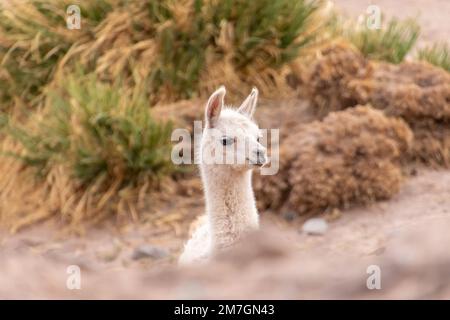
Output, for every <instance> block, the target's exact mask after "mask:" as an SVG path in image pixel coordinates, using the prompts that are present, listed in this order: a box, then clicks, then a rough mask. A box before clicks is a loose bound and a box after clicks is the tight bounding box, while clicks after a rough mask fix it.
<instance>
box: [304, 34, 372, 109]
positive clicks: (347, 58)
mask: <svg viewBox="0 0 450 320" xmlns="http://www.w3.org/2000/svg"><path fill="white" fill-rule="evenodd" d="M371 74H372V65H371V64H370V63H369V62H368V60H366V59H365V58H364V56H363V55H362V54H361V53H359V52H358V51H357V50H356V49H354V48H352V47H350V46H348V45H345V44H343V43H337V44H333V45H332V46H327V47H324V48H323V49H322V50H321V51H320V53H319V55H318V58H317V59H316V60H315V62H313V64H312V66H311V68H310V69H309V70H307V71H306V75H304V76H303V79H302V82H303V83H304V84H305V85H306V86H305V89H306V90H305V91H306V92H305V93H306V95H307V97H308V98H309V99H310V100H311V102H312V105H313V106H314V108H315V109H316V111H318V112H319V114H327V113H328V112H330V111H337V110H342V109H345V108H347V107H350V106H354V105H356V104H358V103H359V102H360V100H359V96H358V95H356V94H355V92H354V91H355V87H354V86H353V84H352V82H353V81H355V80H356V79H360V80H364V79H367V78H368V77H369V76H370V75H371Z"/></svg>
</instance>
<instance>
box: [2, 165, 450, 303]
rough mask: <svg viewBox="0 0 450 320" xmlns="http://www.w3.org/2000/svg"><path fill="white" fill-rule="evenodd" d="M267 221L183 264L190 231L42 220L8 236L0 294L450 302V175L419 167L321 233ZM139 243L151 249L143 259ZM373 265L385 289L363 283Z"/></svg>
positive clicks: (268, 217) (275, 219) (265, 218)
mask: <svg viewBox="0 0 450 320" xmlns="http://www.w3.org/2000/svg"><path fill="white" fill-rule="evenodd" d="M262 220H263V228H262V231H261V232H259V233H257V234H255V235H252V236H250V238H249V239H248V241H245V242H244V244H243V245H241V246H238V247H237V248H236V250H234V251H233V252H228V253H224V254H223V255H222V256H220V257H218V258H217V259H215V260H214V261H212V262H211V263H210V264H209V265H205V266H202V265H200V266H196V267H190V268H185V269H179V268H178V267H177V266H176V265H175V263H174V262H175V259H176V256H177V254H178V252H179V250H180V249H181V246H182V243H183V241H184V239H183V235H176V234H175V233H174V232H172V231H165V232H162V234H155V230H153V233H152V231H151V230H150V229H149V228H146V227H145V226H139V227H138V226H135V227H133V228H128V229H126V230H122V231H120V232H119V231H118V230H115V229H114V228H111V229H109V230H108V228H106V229H101V230H97V231H96V232H90V233H88V235H87V236H86V237H81V238H68V239H60V240H58V239H54V240H53V241H48V240H49V238H51V237H52V236H51V233H49V232H50V231H49V230H50V228H51V226H49V225H43V226H37V227H35V228H34V229H32V230H29V231H27V232H22V233H20V234H19V235H17V236H15V237H6V238H5V239H4V240H3V242H2V249H1V251H0V259H1V261H2V264H1V265H0V275H1V276H0V298H153V299H156V298H188V299H195V298H257V299H260V298H275V299H280V298H288V299H291V298H296V299H297V298H300V299H301V298H380V297H382V298H450V256H449V255H448V250H447V244H448V243H450V233H449V232H448V230H449V228H450V171H427V170H424V171H420V172H419V173H418V175H417V176H415V177H411V178H410V179H408V180H407V181H406V182H405V184H404V186H403V188H402V190H401V192H400V193H399V194H398V195H397V196H395V197H394V198H392V199H391V200H389V201H383V202H379V203H376V204H374V205H372V206H370V207H368V208H354V209H351V210H347V211H343V212H341V214H340V215H338V216H337V217H335V220H334V221H331V222H330V223H329V229H328V231H327V232H326V233H325V234H324V235H322V236H317V235H307V234H305V233H302V232H300V225H301V223H300V222H299V221H294V222H289V223H288V222H286V221H284V220H283V219H282V218H280V217H278V216H275V215H273V214H264V215H263V219H262ZM53 233H54V231H53ZM143 246H144V249H145V247H146V248H147V251H146V250H144V249H143ZM139 248H140V249H142V250H143V251H144V252H147V253H150V254H148V255H144V256H143V257H140V258H137V256H138V255H136V249H139ZM149 248H153V249H152V250H153V251H152V250H148V249H149ZM156 249H157V250H156ZM155 250H156V251H155ZM69 265H78V266H79V267H80V268H81V275H82V278H81V279H82V287H81V290H68V289H67V287H66V281H67V279H68V274H67V273H66V271H67V267H68V266H69ZM370 265H377V266H379V267H380V269H381V272H382V276H381V279H382V280H381V281H382V282H381V283H382V289H381V290H369V289H367V287H366V281H367V277H368V276H369V275H368V274H367V268H368V267H369V266H370ZM218 275H219V276H218Z"/></svg>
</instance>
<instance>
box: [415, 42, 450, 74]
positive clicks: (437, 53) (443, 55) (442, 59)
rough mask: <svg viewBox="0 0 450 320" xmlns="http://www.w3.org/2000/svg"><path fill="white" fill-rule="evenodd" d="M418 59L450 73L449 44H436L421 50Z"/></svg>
mask: <svg viewBox="0 0 450 320" xmlns="http://www.w3.org/2000/svg"><path fill="white" fill-rule="evenodd" d="M418 58H419V60H425V61H427V62H429V63H431V64H433V65H435V66H438V67H440V68H442V69H444V70H447V71H448V72H450V49H449V47H448V44H447V43H436V44H434V45H432V46H428V47H425V48H421V49H419V50H418Z"/></svg>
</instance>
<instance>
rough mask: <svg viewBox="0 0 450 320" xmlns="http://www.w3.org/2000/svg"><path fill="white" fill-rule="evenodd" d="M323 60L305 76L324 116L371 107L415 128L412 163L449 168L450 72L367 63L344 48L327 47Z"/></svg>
mask: <svg viewBox="0 0 450 320" xmlns="http://www.w3.org/2000/svg"><path fill="white" fill-rule="evenodd" d="M322 55H323V56H322V57H321V58H319V59H318V60H317V61H316V62H315V63H314V64H313V65H312V66H311V68H310V70H309V72H308V73H307V75H306V76H305V77H306V78H308V79H309V81H304V84H305V86H306V88H307V89H306V90H305V91H306V92H307V94H308V95H309V99H310V100H311V103H312V106H313V108H314V109H315V110H316V111H317V112H318V113H319V114H320V115H324V114H327V113H328V112H331V111H335V110H343V109H345V108H348V107H353V106H355V105H357V104H370V105H372V106H373V107H375V108H377V109H381V110H383V111H384V112H385V114H386V115H388V116H397V117H402V118H403V119H404V120H405V121H406V122H407V123H408V125H409V126H410V127H411V128H412V129H413V132H414V134H415V139H414V141H415V142H414V146H413V148H412V149H411V152H410V153H409V154H408V159H411V160H414V161H420V162H423V163H425V164H427V165H432V166H436V165H439V166H442V165H443V166H449V163H450V156H449V154H450V147H449V140H450V136H449V133H450V130H447V128H448V127H450V74H449V73H447V72H446V71H444V70H442V69H440V68H437V67H434V66H432V65H431V64H428V63H426V62H404V63H402V64H399V65H392V64H388V63H383V62H380V63H378V62H369V61H367V60H366V59H365V58H364V57H363V56H362V54H360V53H358V52H356V51H355V50H354V49H352V48H350V47H345V46H343V45H340V46H331V47H328V48H325V49H323V50H322ZM347 59H349V60H351V61H346V60H347Z"/></svg>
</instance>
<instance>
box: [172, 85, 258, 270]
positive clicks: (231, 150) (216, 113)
mask: <svg viewBox="0 0 450 320" xmlns="http://www.w3.org/2000/svg"><path fill="white" fill-rule="evenodd" d="M225 93H226V91H225V87H223V86H222V87H220V88H219V89H218V90H217V91H215V92H214V93H213V94H212V95H211V97H210V98H209V100H208V103H207V105H206V110H205V121H206V126H205V129H204V131H203V135H202V140H201V147H200V156H201V157H202V158H201V159H202V160H201V164H200V173H201V177H202V181H203V186H204V193H205V201H206V215H205V216H204V218H203V219H202V222H201V224H200V225H199V226H198V227H197V229H196V230H195V231H194V233H193V235H192V238H191V239H190V240H189V241H188V242H187V243H186V245H185V248H184V252H183V253H182V254H181V256H180V258H179V263H180V264H188V263H192V262H196V261H202V260H206V259H208V258H209V257H210V256H211V254H213V253H214V252H216V251H218V250H221V249H223V248H226V247H229V246H231V245H232V244H233V243H235V242H236V241H237V240H238V239H239V238H241V236H242V235H243V234H245V233H246V232H248V231H250V230H255V229H258V226H259V219H258V211H257V209H256V204H255V197H254V195H253V190H252V184H251V179H252V169H253V168H254V167H261V166H263V165H264V164H265V163H266V149H265V148H264V146H263V145H261V144H260V143H259V138H260V136H259V128H258V126H257V125H256V124H255V123H254V122H253V120H252V116H253V113H254V111H255V107H256V102H257V99H258V90H257V89H256V88H253V90H252V92H251V93H250V95H249V96H248V97H247V98H246V99H245V101H244V102H243V103H242V105H241V106H240V107H239V108H238V109H231V108H224V107H223V102H224V96H225ZM218 154H219V155H221V157H227V155H230V154H231V155H232V161H226V164H223V162H220V161H216V160H214V161H212V162H211V161H210V162H207V161H205V159H206V157H216V156H217V155H218ZM221 157H219V158H221ZM214 159H216V158H214ZM239 159H240V160H241V161H239Z"/></svg>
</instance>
